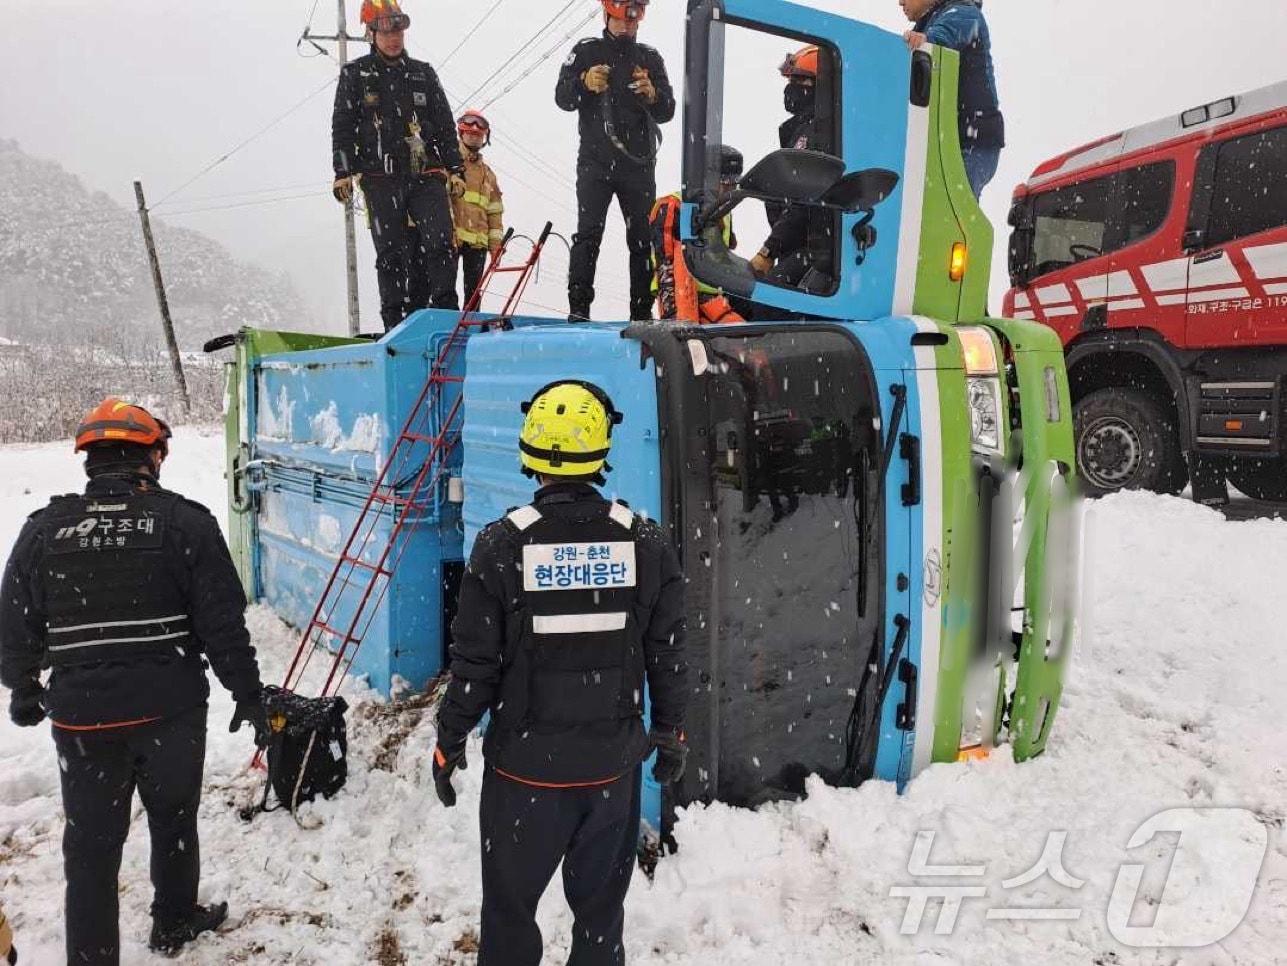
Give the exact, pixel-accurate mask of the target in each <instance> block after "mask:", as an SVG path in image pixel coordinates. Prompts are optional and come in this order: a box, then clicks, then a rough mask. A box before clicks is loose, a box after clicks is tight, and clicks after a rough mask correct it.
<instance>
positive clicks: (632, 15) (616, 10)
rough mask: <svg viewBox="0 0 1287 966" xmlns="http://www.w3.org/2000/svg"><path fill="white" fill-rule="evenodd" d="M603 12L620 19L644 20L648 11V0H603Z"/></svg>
mask: <svg viewBox="0 0 1287 966" xmlns="http://www.w3.org/2000/svg"><path fill="white" fill-rule="evenodd" d="M602 3H603V12H604V13H606V14H607V15H608V16H609V17H616V18H617V19H618V20H642V19H643V18H644V14H645V13H647V11H648V0H602Z"/></svg>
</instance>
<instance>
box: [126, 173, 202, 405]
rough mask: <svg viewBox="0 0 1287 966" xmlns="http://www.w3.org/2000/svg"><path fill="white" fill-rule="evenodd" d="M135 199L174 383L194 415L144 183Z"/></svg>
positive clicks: (137, 186) (136, 188) (137, 187)
mask: <svg viewBox="0 0 1287 966" xmlns="http://www.w3.org/2000/svg"><path fill="white" fill-rule="evenodd" d="M134 197H135V198H136V199H137V200H138V203H139V221H140V222H141V223H142V225H143V244H144V245H146V246H147V258H148V261H149V262H150V263H151V265H152V287H153V288H155V289H156V304H157V307H158V308H160V310H161V328H162V329H164V330H165V344H166V345H167V346H168V347H169V349H170V366H171V368H173V369H174V381H175V383H176V384H177V385H178V387H179V398H180V399H181V400H183V411H184V413H186V414H191V413H192V402H191V401H190V400H189V399H188V381H187V380H186V379H184V378H183V360H182V359H180V358H179V344H178V343H177V342H176V341H175V339H174V322H173V321H171V319H170V302H169V300H168V299H166V297H165V282H164V281H163V280H162V279H161V262H160V260H159V259H158V258H157V257H156V242H155V241H153V240H152V221H151V219H150V218H148V214H147V202H146V201H144V200H143V182H141V181H135V182H134Z"/></svg>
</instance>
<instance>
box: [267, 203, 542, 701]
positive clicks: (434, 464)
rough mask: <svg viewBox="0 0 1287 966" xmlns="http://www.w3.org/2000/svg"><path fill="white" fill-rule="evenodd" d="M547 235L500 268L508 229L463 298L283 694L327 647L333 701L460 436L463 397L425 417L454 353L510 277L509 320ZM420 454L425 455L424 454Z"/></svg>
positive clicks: (505, 310)
mask: <svg viewBox="0 0 1287 966" xmlns="http://www.w3.org/2000/svg"><path fill="white" fill-rule="evenodd" d="M553 228H554V226H553V224H552V223H550V222H546V225H545V228H544V230H543V231H542V232H541V234H540V237H539V238H538V239H537V240H536V241H535V242H534V243H533V245H532V250H531V252H530V253H529V254H528V256H527V258H526V260H525V261H523V262H522V263H521V264H518V265H510V266H503V265H501V261H502V260H503V258H504V256H505V251H506V249H507V248H508V247H509V243H510V241H511V239H512V238H513V235H514V232H513V229H510V230H509V231H508V232H507V233H506V235H505V238H504V239H503V240H502V242H501V247H500V248H499V249H498V250H497V251H496V252H495V254H493V255H492V257H491V259H490V261H489V262H488V265H487V268H486V270H485V271H484V273H483V276H482V279H481V280H480V281H479V283H478V287H477V289H476V290H475V291H474V292H473V293H472V294H471V295H470V297H469V299H468V300H467V301H466V303H465V307H464V309H463V310H462V311H461V313H460V320H459V321H458V322H457V323H456V327H455V328H454V329H453V330H452V331H451V335H450V336H449V337H448V338H447V340H446V341H445V342H444V343H443V344H442V348H441V349H440V350H439V352H438V355H437V358H435V359H434V361H433V364H432V365H431V366H430V367H429V377H428V379H426V380H425V384H424V387H423V388H422V389H421V390H420V395H419V396H418V397H417V398H416V402H415V405H413V406H412V407H411V412H410V414H409V415H408V416H407V419H406V422H405V423H404V424H403V426H402V431H401V432H400V433H399V434H398V438H397V441H396V442H395V443H394V446H393V449H392V450H391V451H390V452H389V458H388V459H387V460H385V462H384V466H383V468H382V469H381V470H380V473H379V475H378V477H377V478H376V481H375V485H374V486H373V487H372V488H371V493H370V495H369V496H368V497H367V499H366V503H365V504H364V505H363V507H362V510H361V512H360V513H359V514H358V518H357V522H356V523H355V524H354V526H353V530H352V532H351V533H350V534H349V538H348V541H347V542H346V543H345V544H344V549H343V550H342V551H341V552H340V555H339V559H338V560H337V561H336V563H335V567H334V569H333V570H332V571H331V576H330V579H329V580H327V582H326V589H325V590H324V591H322V596H321V598H320V599H319V600H318V602H317V606H316V607H315V608H314V610H313V616H312V618H311V619H310V620H309V622H308V627H307V628H306V629H305V631H304V635H303V637H302V638H301V639H300V642H299V647H298V648H296V650H295V656H294V658H293V659H292V660H291V663H290V667H289V669H287V671H286V677H285V680H284V681H283V685H282V686H283V687H285V688H287V689H289V690H292V691H293V690H295V689H297V688H298V687H299V685H300V682H301V681H302V679H303V676H304V671H305V669H306V668H307V667H308V663H309V660H310V659H311V658H312V656H313V654H314V653H315V652H316V651H317V650H318V649H319V648H321V647H325V646H327V645H328V644H331V645H333V650H334V658H333V660H332V661H331V667H330V671H329V672H328V673H327V676H326V682H325V683H324V684H323V685H322V690H321V695H322V696H326V695H329V694H334V693H335V692H336V691H338V690H339V688H340V685H341V684H342V683H343V681H344V678H345V677H346V676H347V675H348V672H349V668H351V667H352V665H353V659H354V657H356V655H357V652H358V648H360V647H361V646H362V640H363V638H364V637H365V636H366V633H367V631H368V630H369V629H370V627H371V624H372V622H373V621H374V620H375V616H376V613H377V612H378V611H379V608H380V604H381V602H382V601H383V600H384V595H385V592H386V591H387V590H388V587H389V581H390V578H392V576H393V573H394V571H395V570H396V569H397V566H398V562H399V560H400V559H401V557H402V554H403V553H404V552H405V550H406V548H407V545H408V543H409V542H410V541H409V539H404V540H403V541H402V542H401V544H400V545H399V543H398V538H399V537H401V536H403V535H404V534H405V536H406V537H408V538H409V537H410V535H411V534H412V533H413V532H414V531H415V529H416V527H417V526H419V524H420V520H421V518H422V515H423V513H424V511H426V510H428V509H429V497H430V496H431V495H432V494H433V492H434V488H435V487H436V486H437V485H438V484H439V482H440V481H441V479H442V476H443V474H444V473H445V472H446V470H447V462H448V459H449V458H450V456H451V454H452V452H453V450H454V449H455V446H456V443H457V442H458V441H459V438H460V430H459V427H458V425H457V423H458V421H459V417H460V408H461V402H462V400H463V399H464V393H463V392H458V393H457V394H456V398H455V401H454V402H453V403H452V404H451V407H450V408H449V409H448V411H447V414H446V416H444V417H443V419H442V422H441V425H440V426H439V427H438V431H437V432H436V433H435V432H434V431H433V428H432V422H431V416H432V414H433V413H434V412H435V410H436V409H437V408H438V406H439V404H440V401H441V398H442V393H443V390H444V387H446V386H448V385H451V384H459V383H461V382H462V381H463V379H462V377H461V376H453V375H451V374H450V370H451V366H452V363H453V362H454V361H455V359H456V357H457V355H458V354H459V352H460V349H461V347H462V346H464V344H465V342H466V341H467V340H468V337H469V332H470V330H471V329H477V328H481V327H483V326H487V325H491V324H493V323H495V322H496V321H497V320H496V319H483V318H477V317H475V313H476V312H477V311H478V308H479V306H480V305H481V304H482V299H483V295H484V294H485V293H486V290H487V287H488V285H489V284H490V282H491V281H492V279H493V278H494V277H495V276H497V275H500V274H505V273H514V274H516V275H517V278H516V279H515V281H514V286H513V289H512V290H511V291H510V294H509V297H508V298H507V299H506V300H505V304H504V306H503V307H502V308H501V310H500V312H499V313H498V318H499V319H505V318H507V317H509V316H511V315H513V314H514V313H515V311H516V310H517V309H518V305H519V302H521V301H522V298H523V293H524V291H526V289H527V285H528V282H529V281H531V278H532V274H533V271H534V270H535V268H536V266H537V263H538V262H539V261H540V258H541V251H542V249H543V248H544V247H545V243H546V241H547V240H548V239H549V237H550V234H551V232H552V231H553ZM529 240H530V239H529ZM425 447H428V453H427V454H425V449H424V448H425ZM408 480H409V481H410V482H409V483H408V482H407V481H408ZM386 514H396V517H395V519H394V521H393V525H392V527H391V528H390V529H389V531H388V534H387V536H381V537H379V538H376V539H374V541H373V538H374V537H375V534H376V530H377V527H378V525H379V523H380V521H381V520H382V518H384V517H385V515H386ZM350 604H351V607H352V610H351V613H348V614H347V615H346V616H345V617H343V618H341V619H340V620H339V621H337V623H338V624H339V625H341V626H335V625H333V624H332V623H331V620H332V618H333V615H337V614H342V613H345V612H346V611H347V610H348V607H349V605H350ZM341 668H342V670H341Z"/></svg>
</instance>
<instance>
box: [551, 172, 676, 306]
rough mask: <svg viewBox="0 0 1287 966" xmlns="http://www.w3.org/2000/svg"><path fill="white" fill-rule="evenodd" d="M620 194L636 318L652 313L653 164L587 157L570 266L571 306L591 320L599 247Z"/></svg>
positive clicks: (578, 183) (578, 182)
mask: <svg viewBox="0 0 1287 966" xmlns="http://www.w3.org/2000/svg"><path fill="white" fill-rule="evenodd" d="M613 198H616V199H617V203H618V204H619V205H620V207H621V215H622V217H623V218H625V221H626V248H627V249H628V250H629V252H630V318H631V319H634V320H641V319H649V318H651V317H652V302H653V295H652V226H651V225H650V224H649V223H648V215H649V213H650V212H651V211H652V205H653V202H654V201H655V200H656V198H657V179H656V175H655V173H654V167H653V166H652V165H639V164H635V163H633V162H629V161H626V160H617V159H613V160H611V161H608V162H603V161H595V160H591V159H588V158H582V159H580V160H579V161H578V162H577V168H576V204H577V226H576V234H575V235H573V236H572V255H571V263H570V267H569V268H568V307H569V310H570V312H571V314H572V315H574V316H577V317H578V318H588V317H589V314H590V305H591V303H593V302H594V276H595V270H596V267H597V265H598V262H599V248H600V246H601V245H602V244H603V232H604V228H605V227H606V225H607V221H608V208H609V207H610V206H611V204H612V199H613Z"/></svg>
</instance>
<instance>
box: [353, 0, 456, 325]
mask: <svg viewBox="0 0 1287 966" xmlns="http://www.w3.org/2000/svg"><path fill="white" fill-rule="evenodd" d="M362 23H364V24H365V25H366V27H367V31H368V35H369V37H370V39H371V53H369V54H367V55H366V56H365V57H359V58H358V59H357V60H355V61H353V62H352V63H349V64H345V65H344V67H342V68H341V69H340V80H339V86H338V87H337V88H336V91H335V111H334V113H333V114H332V116H331V148H332V153H333V156H334V166H335V183H334V187H333V192H334V194H335V198H336V200H337V201H340V202H341V203H343V204H349V203H350V201H351V199H352V197H353V181H354V178H355V177H360V178H361V186H362V194H363V196H364V197H365V198H366V207H367V214H368V216H369V218H370V222H371V238H372V241H373V242H374V243H375V255H376V257H375V269H376V274H377V277H378V279H379V284H380V318H381V319H382V320H383V321H384V328H385V330H386V331H388V330H389V329H392V328H393V327H394V326H395V325H397V324H398V323H400V322H401V321H402V320H403V319H405V318H406V317H407V315H408V314H409V313H411V312H413V311H415V310H416V309H422V308H425V307H426V306H425V305H423V304H417V302H419V301H421V300H422V299H423V298H424V296H423V295H421V294H419V293H422V292H427V293H428V304H429V305H432V306H433V307H434V308H440V309H455V308H459V307H460V305H459V302H458V301H457V298H456V250H455V239H454V230H453V227H452V221H451V199H450V197H449V196H448V195H449V193H450V195H451V196H452V197H459V196H460V195H463V194H464V192H465V182H464V180H463V175H464V171H465V167H464V163H463V161H462V160H461V157H460V146H459V144H458V143H457V141H456V120H455V118H454V117H452V114H451V107H450V105H449V104H448V103H447V95H446V94H445V93H443V89H442V85H441V84H440V83H439V81H438V75H437V74H436V73H435V72H434V69H433V68H432V67H430V66H429V65H428V64H427V63H425V62H424V61H420V60H414V59H412V58H411V57H408V56H407V54H406V50H405V48H404V46H403V34H404V31H405V30H406V29H407V28H408V27H409V26H410V25H411V18H410V17H408V16H407V15H406V14H404V13H403V12H402V11H401V10H400V9H398V5H397V3H396V2H395V0H365V2H364V3H363V4H362ZM412 246H418V248H419V251H418V252H416V253H415V255H416V259H415V260H414V262H415V264H416V265H417V270H418V271H423V272H424V273H425V275H426V276H427V285H425V284H411V283H409V281H408V278H409V275H410V272H411V271H412V266H413V258H412ZM420 265H423V268H419V267H418V266H420Z"/></svg>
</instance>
